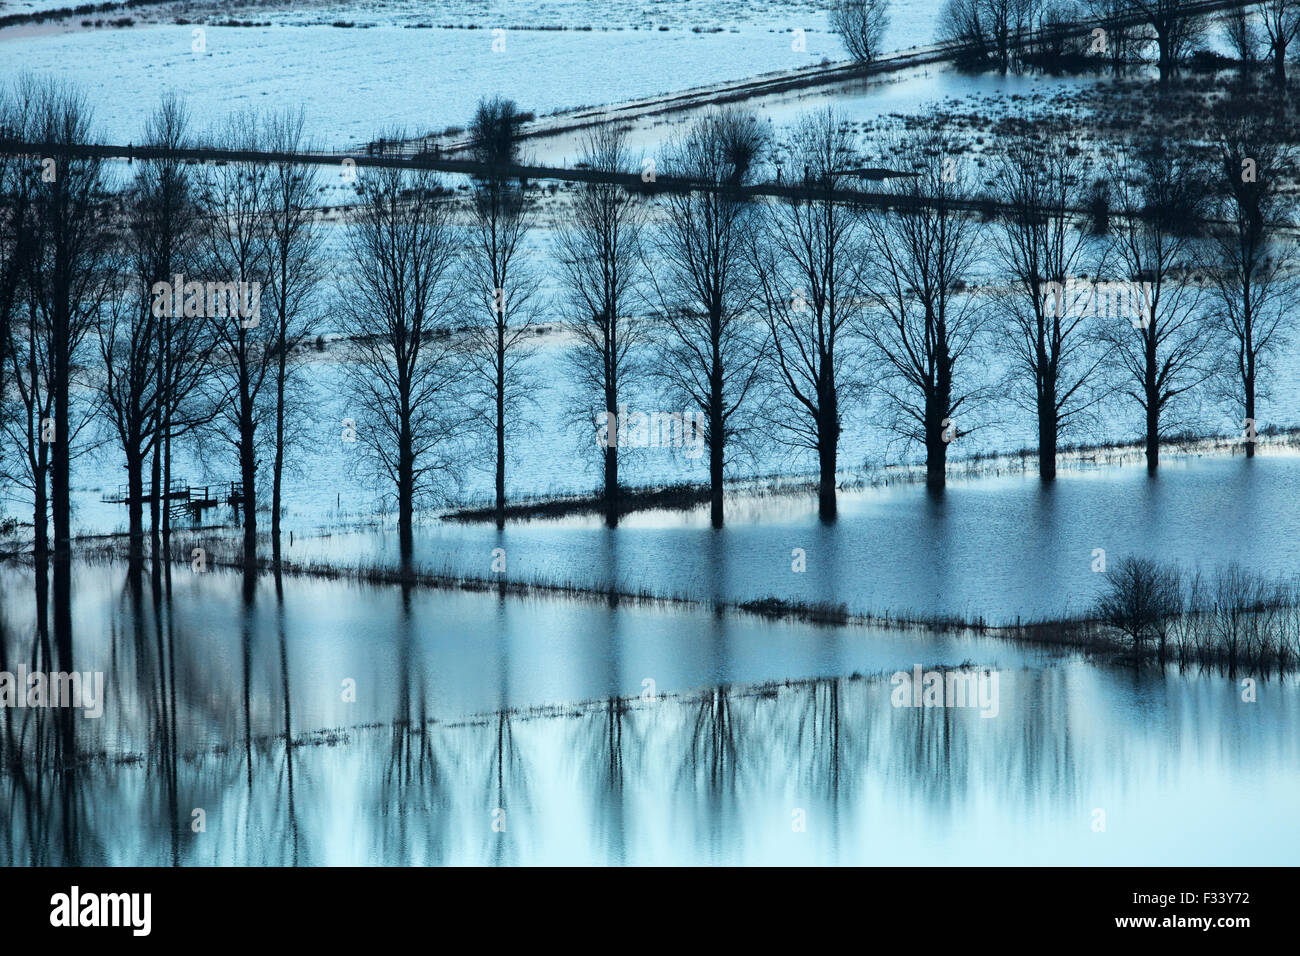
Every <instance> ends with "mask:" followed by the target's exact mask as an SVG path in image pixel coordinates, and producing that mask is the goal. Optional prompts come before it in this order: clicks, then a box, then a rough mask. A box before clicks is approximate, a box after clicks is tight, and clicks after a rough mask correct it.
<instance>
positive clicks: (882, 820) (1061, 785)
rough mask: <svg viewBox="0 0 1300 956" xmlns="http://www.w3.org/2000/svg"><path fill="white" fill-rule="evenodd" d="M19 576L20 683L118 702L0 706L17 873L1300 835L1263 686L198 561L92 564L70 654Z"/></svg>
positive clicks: (1262, 848) (1007, 849) (970, 641)
mask: <svg viewBox="0 0 1300 956" xmlns="http://www.w3.org/2000/svg"><path fill="white" fill-rule="evenodd" d="M133 582H134V583H133ZM32 583H33V579H32V577H31V575H30V573H28V572H23V571H20V570H18V569H13V568H10V569H8V570H5V571H4V572H3V573H2V574H0V584H2V585H3V592H2V597H0V609H2V610H3V615H4V616H3V620H4V637H3V640H2V641H0V648H3V650H4V657H3V660H4V662H5V663H4V667H6V668H8V669H10V670H13V669H14V668H15V667H16V666H17V664H16V663H15V662H25V663H26V664H27V665H29V669H30V670H39V669H42V668H43V669H46V670H55V669H61V670H71V669H76V670H79V671H90V672H93V671H102V672H103V673H104V676H105V688H106V689H105V694H104V698H105V699H104V709H103V715H102V717H100V718H98V719H95V718H89V717H84V716H81V715H80V713H78V712H76V711H72V710H60V711H52V710H40V709H31V708H28V709H14V708H10V709H3V710H0V750H2V752H3V756H4V760H3V762H2V763H0V765H2V766H3V767H4V769H3V771H2V772H0V863H3V864H5V865H23V864H67V863H79V864H163V865H167V864H180V865H203V864H230V865H242V864H301V865H327V864H349V863H351V864H435V863H456V864H533V863H559V864H590V863H598V864H604V863H609V864H643V863H676V864H705V863H708V864H718V863H721V864H728V863H735V864H741V863H814V862H816V863H842V864H852V863H888V864H942V863H947V864H953V863H961V864H967V863H982V864H1011V863H1084V864H1103V863H1136V862H1145V863H1149V862H1150V861H1152V860H1160V861H1161V862H1162V863H1171V864H1177V863H1205V864H1208V863H1289V862H1294V860H1295V858H1296V852H1297V849H1300V846H1298V843H1300V839H1298V838H1300V831H1298V825H1297V822H1296V817H1295V812H1294V810H1295V800H1294V795H1295V793H1296V788H1297V784H1300V760H1298V759H1297V757H1300V735H1297V734H1296V733H1295V730H1296V727H1297V716H1300V700H1298V699H1297V689H1296V686H1295V684H1294V682H1288V681H1279V680H1277V679H1276V678H1270V677H1269V676H1268V675H1242V674H1237V675H1232V676H1231V677H1230V676H1228V675H1225V674H1219V673H1211V672H1192V673H1177V672H1172V671H1171V672H1160V671H1155V670H1134V669H1125V668H1119V667H1112V666H1103V665H1099V664H1096V663H1090V662H1088V661H1085V660H1083V659H1082V658H1079V657H1078V656H1075V655H1067V654H1057V653H1051V652H1047V651H1043V650H1038V649H1032V648H1029V649H1026V648H1021V647H1017V646H1015V645H1012V644H1010V643H1007V642H1001V643H1000V642H997V641H995V640H992V639H987V638H977V637H970V636H963V635H931V634H926V633H919V632H906V631H879V630H872V629H865V628H815V627H811V626H806V625H800V624H789V623H772V622H766V621H761V620H758V619H755V618H750V617H745V616H735V615H721V616H719V615H714V614H712V613H709V612H704V611H699V610H682V609H663V608H657V607H647V606H635V607H629V606H626V605H625V606H618V607H610V606H609V605H608V604H605V603H599V602H581V601H563V600H520V599H515V598H505V599H503V598H499V597H497V596H495V595H490V594H464V593H446V592H438V591H422V590H415V591H406V592H403V590H402V589H400V588H371V587H361V586H354V585H351V584H346V583H341V582H337V581H333V582H320V581H315V580H305V579H293V578H289V579H285V580H284V581H283V582H282V583H281V585H280V586H279V587H277V584H276V582H275V581H274V580H272V579H270V578H264V579H263V580H262V581H260V582H258V583H257V584H256V585H255V586H253V587H251V588H249V589H245V588H244V587H243V586H242V582H241V580H240V578H239V577H238V576H235V575H232V574H226V573H223V572H220V571H208V572H206V573H204V574H202V575H199V574H190V572H181V573H178V574H177V576H176V577H175V579H174V580H173V581H172V583H171V587H170V593H169V591H168V588H167V587H166V585H165V582H163V583H162V586H160V587H159V588H157V589H155V588H154V586H153V585H152V583H151V581H150V580H149V578H148V575H145V577H144V580H143V581H141V580H140V579H139V578H138V577H136V576H135V575H133V574H131V573H130V572H129V571H128V569H126V568H125V567H123V566H118V565H112V564H106V565H80V566H78V567H77V568H76V569H75V575H74V602H73V633H72V640H71V653H70V657H71V660H70V661H67V660H64V661H62V662H61V664H60V665H58V666H56V665H54V664H53V663H51V662H49V661H47V660H46V659H45V657H43V656H42V651H41V648H40V642H39V641H38V640H36V639H35V636H34V635H35V634H37V633H38V631H36V630H34V629H33V621H32V606H33V603H34V602H33V600H32V596H31V595H32V591H31V588H32ZM917 666H919V667H922V668H924V669H926V670H931V669H946V670H952V669H956V668H963V666H964V668H965V670H966V671H967V672H970V673H973V674H979V675H981V678H980V679H982V680H985V681H986V684H985V686H986V687H989V688H991V689H992V691H993V693H992V694H991V696H989V697H988V698H987V699H985V698H981V700H980V706H979V707H975V706H969V704H973V703H974V701H975V698H974V697H972V698H971V700H970V701H969V702H968V705H967V706H956V707H947V708H927V707H910V706H896V703H899V702H900V700H899V697H898V694H897V693H896V692H895V690H894V688H893V686H892V684H893V682H892V681H891V679H890V675H891V674H893V673H894V672H895V671H900V670H902V671H907V672H909V673H910V672H912V671H913V668H914V667H917ZM994 674H996V678H997V680H996V683H992V675H994ZM1247 676H1251V677H1254V678H1255V679H1257V680H1258V684H1257V686H1256V693H1255V700H1254V701H1253V702H1247V701H1246V700H1243V696H1249V695H1243V691H1242V684H1241V681H1242V680H1243V678H1245V677H1247ZM793 678H803V679H793ZM348 681H352V682H354V683H353V684H352V685H349V684H348V683H347V682H348ZM349 697H353V698H354V699H352V700H349V699H346V698H349ZM901 702H903V703H906V700H905V699H904V700H903V701H901ZM990 705H991V706H990Z"/></svg>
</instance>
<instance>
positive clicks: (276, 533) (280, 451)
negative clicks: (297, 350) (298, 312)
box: [271, 322, 286, 564]
mask: <svg viewBox="0 0 1300 956" xmlns="http://www.w3.org/2000/svg"><path fill="white" fill-rule="evenodd" d="M280 328H281V330H282V331H281V334H280V364H279V366H278V367H277V370H276V379H275V466H274V470H273V471H272V473H271V548H272V550H273V551H274V552H275V561H276V563H277V564H278V563H279V561H280V481H281V477H280V476H281V475H282V474H283V473H284V376H285V362H286V358H285V354H284V350H285V342H284V333H283V328H284V324H283V322H281V326H280Z"/></svg>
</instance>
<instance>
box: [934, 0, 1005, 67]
mask: <svg viewBox="0 0 1300 956" xmlns="http://www.w3.org/2000/svg"><path fill="white" fill-rule="evenodd" d="M983 13H984V11H983V7H982V4H981V0H945V2H944V5H943V9H942V10H941V11H940V13H939V25H938V37H939V39H940V40H941V41H942V42H944V43H949V44H952V45H953V46H955V47H957V48H958V49H957V54H958V62H959V63H961V64H963V65H965V66H968V67H983V66H984V65H985V64H986V63H987V61H988V59H989V58H990V57H991V56H992V54H993V50H992V44H991V43H990V42H989V37H988V35H987V33H986V30H985V24H984V17H983Z"/></svg>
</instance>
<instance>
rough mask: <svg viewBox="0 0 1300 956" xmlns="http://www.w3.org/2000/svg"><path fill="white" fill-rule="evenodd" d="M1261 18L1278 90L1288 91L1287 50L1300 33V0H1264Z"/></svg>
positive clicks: (1260, 9) (1260, 11)
mask: <svg viewBox="0 0 1300 956" xmlns="http://www.w3.org/2000/svg"><path fill="white" fill-rule="evenodd" d="M1259 18H1260V22H1261V23H1262V24H1263V27H1264V34H1265V35H1266V36H1267V37H1268V56H1269V59H1270V60H1271V61H1272V63H1273V81H1274V82H1275V83H1276V84H1277V87H1278V92H1279V93H1285V91H1286V51H1287V47H1289V46H1290V45H1291V41H1292V40H1294V39H1295V38H1296V34H1297V33H1300V0H1263V2H1262V3H1261V4H1260V5H1259Z"/></svg>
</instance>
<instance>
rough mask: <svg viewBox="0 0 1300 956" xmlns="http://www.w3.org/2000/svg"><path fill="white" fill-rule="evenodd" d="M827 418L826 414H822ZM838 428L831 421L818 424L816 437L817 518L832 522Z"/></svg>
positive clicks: (833, 515) (834, 513) (834, 507)
mask: <svg viewBox="0 0 1300 956" xmlns="http://www.w3.org/2000/svg"><path fill="white" fill-rule="evenodd" d="M823 417H827V413H823ZM838 432H839V428H838V426H837V424H836V423H835V422H834V421H833V420H832V421H830V422H822V423H820V427H819V429H818V437H817V443H818V447H817V457H818V459H819V461H818V465H819V476H818V482H817V516H818V517H819V518H820V519H821V520H822V521H825V522H828V523H829V522H833V521H834V520H835V516H836V514H837V511H838V505H837V503H836V500H835V464H836V456H837V455H838V453H839V434H838Z"/></svg>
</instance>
